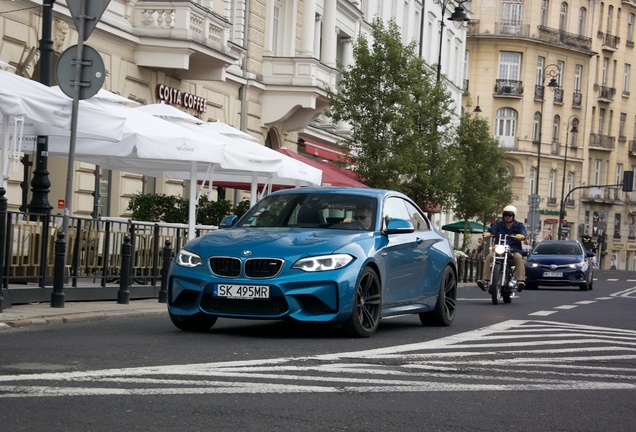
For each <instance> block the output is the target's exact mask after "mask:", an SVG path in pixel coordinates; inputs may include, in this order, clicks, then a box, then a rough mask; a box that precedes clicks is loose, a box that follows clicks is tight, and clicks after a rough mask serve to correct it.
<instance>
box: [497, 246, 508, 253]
mask: <svg viewBox="0 0 636 432" xmlns="http://www.w3.org/2000/svg"><path fill="white" fill-rule="evenodd" d="M505 251H506V247H505V246H504V245H497V246H495V253H496V254H497V255H501V254H502V253H504V252H505Z"/></svg>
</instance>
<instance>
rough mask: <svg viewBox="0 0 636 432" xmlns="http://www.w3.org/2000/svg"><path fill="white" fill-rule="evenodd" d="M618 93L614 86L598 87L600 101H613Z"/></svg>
mask: <svg viewBox="0 0 636 432" xmlns="http://www.w3.org/2000/svg"><path fill="white" fill-rule="evenodd" d="M615 95H616V89H615V88H614V87H605V86H599V87H598V99H599V100H600V101H605V102H612V101H613V100H614V96H615Z"/></svg>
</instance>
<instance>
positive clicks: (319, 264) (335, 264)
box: [292, 254, 353, 272]
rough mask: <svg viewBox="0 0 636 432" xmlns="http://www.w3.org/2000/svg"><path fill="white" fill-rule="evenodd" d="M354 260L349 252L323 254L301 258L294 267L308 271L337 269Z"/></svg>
mask: <svg viewBox="0 0 636 432" xmlns="http://www.w3.org/2000/svg"><path fill="white" fill-rule="evenodd" d="M352 260H353V257H352V256H351V255H347V254H334V255H321V256H315V257H309V258H301V259H299V260H298V261H296V262H295V263H294V265H293V266H292V268H295V269H300V270H303V271H307V272H315V271H325V270H336V269H339V268H342V267H344V266H346V265H347V264H349V263H350V262H351V261H352Z"/></svg>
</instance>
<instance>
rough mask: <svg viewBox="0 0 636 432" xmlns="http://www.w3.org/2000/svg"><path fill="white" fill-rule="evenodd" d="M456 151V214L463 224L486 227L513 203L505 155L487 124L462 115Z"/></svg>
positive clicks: (465, 243) (477, 117)
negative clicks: (472, 221) (477, 223)
mask: <svg viewBox="0 0 636 432" xmlns="http://www.w3.org/2000/svg"><path fill="white" fill-rule="evenodd" d="M457 149H458V151H459V154H458V159H459V160H460V161H461V162H462V163H461V164H460V169H459V172H460V180H459V184H460V187H459V189H458V190H457V192H456V194H455V206H454V210H455V213H456V214H457V215H458V217H460V218H461V219H462V220H469V219H472V218H476V219H477V220H481V221H482V222H483V223H484V224H485V223H487V221H490V219H491V217H492V216H493V215H496V214H499V212H501V209H502V208H503V207H504V206H506V205H508V204H510V202H511V201H512V189H511V186H510V181H511V177H510V173H509V171H508V168H507V167H506V164H505V161H504V157H505V155H506V152H505V150H504V149H502V148H501V147H499V141H498V140H497V139H496V138H493V137H492V136H491V135H490V131H489V128H488V123H487V122H486V120H484V119H483V118H482V117H479V116H478V115H476V114H471V113H468V112H466V113H464V114H463V115H462V119H461V122H460V125H459V128H458V133H457ZM468 240H469V236H468V233H464V248H465V247H467V245H468V244H469V242H468Z"/></svg>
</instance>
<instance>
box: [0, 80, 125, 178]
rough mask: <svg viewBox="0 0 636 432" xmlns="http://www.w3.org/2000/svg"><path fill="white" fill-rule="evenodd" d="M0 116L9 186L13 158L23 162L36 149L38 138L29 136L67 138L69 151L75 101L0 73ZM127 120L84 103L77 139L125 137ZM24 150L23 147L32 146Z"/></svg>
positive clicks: (2, 170) (1, 171) (0, 167)
mask: <svg viewBox="0 0 636 432" xmlns="http://www.w3.org/2000/svg"><path fill="white" fill-rule="evenodd" d="M0 113H1V114H2V129H1V130H2V136H3V140H2V147H1V150H2V163H1V164H0V178H1V179H2V186H3V187H6V181H7V179H8V161H9V159H10V158H11V159H14V160H17V159H19V154H20V152H21V151H29V150H32V149H33V143H34V141H35V140H34V139H32V140H30V141H29V140H24V138H23V137H24V136H26V135H31V136H35V135H47V136H49V137H52V136H55V137H58V138H59V137H64V138H65V140H66V145H67V147H66V148H68V144H69V137H70V129H71V114H72V100H71V99H69V98H66V97H60V96H59V95H58V94H56V93H55V92H54V91H53V90H52V89H50V88H49V87H47V86H45V85H42V84H40V83H38V82H36V81H32V80H30V79H27V78H23V77H21V76H19V75H15V74H13V73H10V72H6V71H3V70H0ZM123 126H124V118H123V117H121V116H118V115H115V114H112V113H108V112H106V111H103V110H101V109H99V108H97V107H93V106H90V105H89V104H86V103H80V106H79V111H78V125H77V136H78V138H82V139H99V140H100V141H102V142H104V141H116V140H118V139H120V138H121V136H122V131H123ZM29 143H30V146H29V147H26V148H23V144H29Z"/></svg>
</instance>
